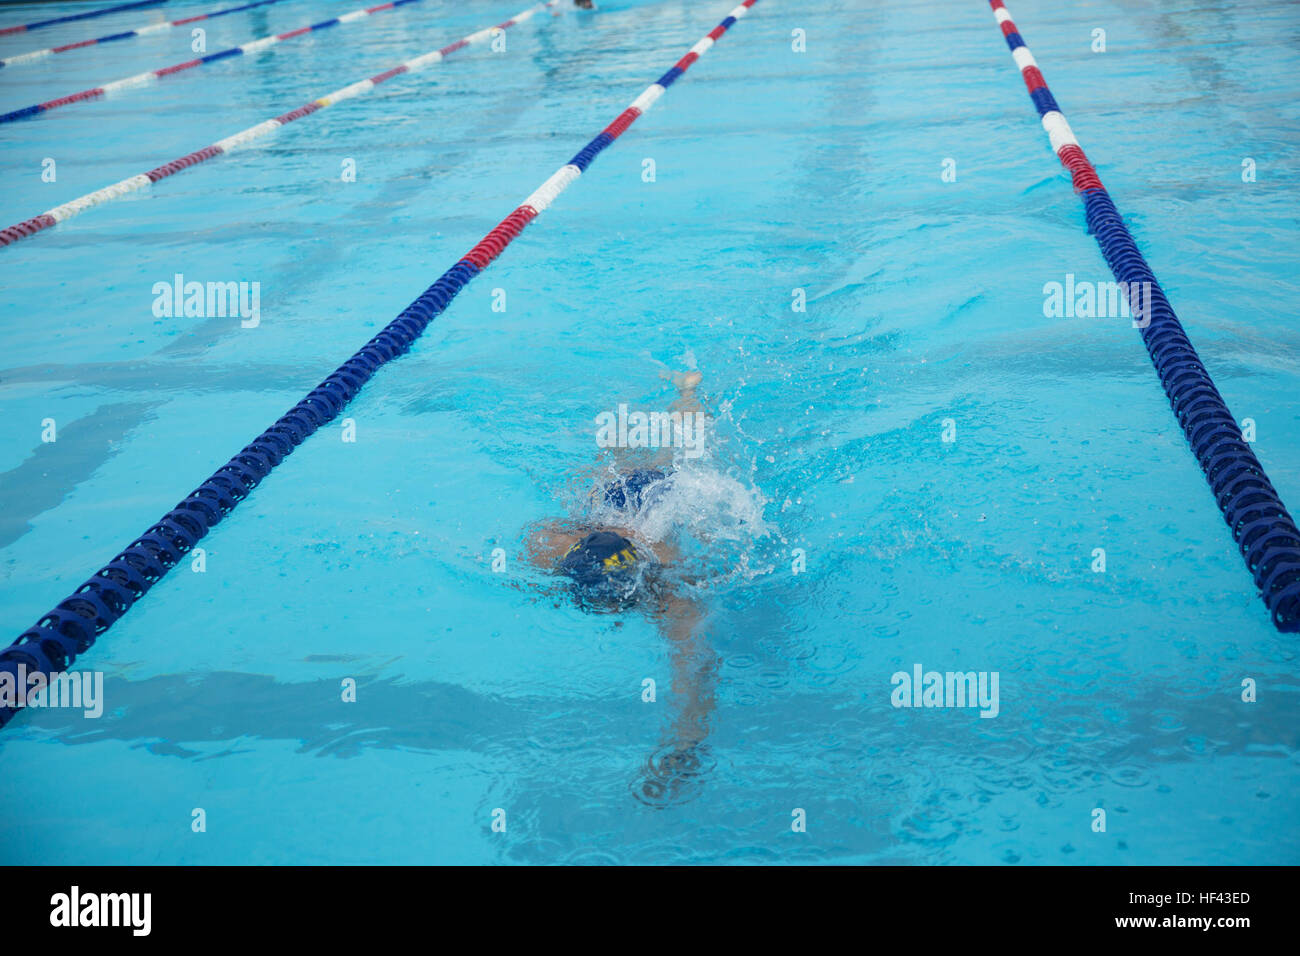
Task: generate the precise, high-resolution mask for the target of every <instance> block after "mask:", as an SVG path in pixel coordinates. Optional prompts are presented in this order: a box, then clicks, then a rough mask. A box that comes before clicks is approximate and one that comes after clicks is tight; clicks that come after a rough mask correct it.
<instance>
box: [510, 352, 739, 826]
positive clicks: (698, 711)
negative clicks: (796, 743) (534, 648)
mask: <svg viewBox="0 0 1300 956" xmlns="http://www.w3.org/2000/svg"><path fill="white" fill-rule="evenodd" d="M663 377H664V378H668V379H671V381H672V383H673V384H674V385H675V386H676V388H677V399H676V400H675V401H674V402H673V404H672V406H671V410H672V411H674V412H681V413H683V414H686V413H694V412H701V413H704V414H707V413H705V412H704V409H703V407H702V405H701V403H700V401H699V399H698V398H697V397H696V389H697V388H698V387H699V385H700V382H701V380H702V376H701V374H700V373H699V372H694V371H691V372H677V373H664V375H663ZM656 451H657V453H656V454H655V455H654V456H653V457H652V458H651V460H650V461H649V462H648V463H646V464H642V465H640V466H638V467H630V468H624V469H622V470H620V471H619V473H618V474H617V475H616V477H614V479H613V480H611V481H609V482H608V483H606V484H605V485H604V486H603V487H602V488H600V489H598V490H597V491H595V492H594V493H593V494H592V495H591V499H590V502H591V504H592V505H593V506H594V507H595V509H597V510H599V511H601V512H602V513H604V514H607V515H608V514H609V512H610V511H611V510H612V511H613V513H614V515H616V516H626V518H627V519H628V520H627V521H626V522H625V523H622V522H619V523H616V521H617V519H616V518H611V520H606V521H603V522H600V523H591V522H579V523H577V524H576V526H574V525H569V526H566V525H564V524H561V523H558V522H553V523H550V524H545V525H542V526H540V527H538V528H535V529H534V530H533V533H532V534H531V536H530V540H529V557H530V559H531V561H532V563H533V564H534V565H536V566H538V567H541V568H546V569H548V570H551V571H553V572H554V573H555V574H556V575H557V576H559V577H561V578H564V579H566V580H567V582H568V585H569V590H570V593H571V594H572V596H573V599H574V602H575V603H576V604H577V605H578V607H580V608H582V609H583V610H586V611H591V612H596V613H617V612H621V611H626V610H630V609H632V608H634V607H639V608H640V609H642V610H644V611H646V612H647V613H648V614H649V615H650V616H651V618H653V619H654V620H655V621H656V623H658V624H659V626H660V629H661V631H662V632H663V633H664V636H665V637H666V638H667V639H668V640H669V642H670V646H671V648H672V657H671V661H670V667H671V677H672V683H671V687H670V689H671V692H672V696H673V699H674V700H675V702H676V703H677V706H676V707H675V708H674V717H673V719H672V721H671V723H670V725H669V727H668V730H667V739H666V741H665V742H664V743H663V744H662V745H661V746H660V748H659V749H658V750H657V751H656V754H655V755H654V756H652V757H651V758H650V759H649V760H648V761H647V766H646V773H645V775H644V776H643V777H642V778H641V779H640V780H639V781H638V783H637V785H636V794H637V798H638V799H641V800H643V801H645V802H647V803H650V804H652V805H660V806H662V805H664V804H666V803H669V802H672V801H673V800H674V799H675V798H676V797H677V796H678V795H679V794H680V793H681V792H682V791H683V790H684V789H685V788H687V787H688V786H689V785H690V783H691V782H692V781H693V780H694V779H696V778H698V777H699V776H700V775H701V773H702V772H703V770H702V768H705V767H707V765H708V762H707V760H706V745H705V740H706V738H707V736H708V727H709V722H710V719H711V717H712V714H713V710H714V686H715V685H716V683H717V655H716V653H715V652H714V651H713V649H712V647H711V646H710V643H709V641H708V640H707V638H706V637H705V635H704V634H702V633H701V630H702V629H701V627H700V625H701V623H702V621H703V612H702V609H701V608H700V607H699V605H698V603H697V602H696V601H695V600H694V599H691V598H688V597H685V596H683V594H682V593H680V591H679V590H675V589H674V588H673V587H672V584H673V583H674V582H673V581H672V579H671V575H672V572H673V571H674V569H675V566H679V565H680V557H681V556H680V555H679V553H678V551H677V549H676V548H675V547H673V546H672V545H671V544H669V543H667V542H662V541H656V542H649V541H644V540H638V535H637V533H636V532H635V531H634V530H632V528H631V527H630V525H632V524H633V523H634V519H635V518H636V516H637V514H638V513H639V512H640V511H641V510H642V509H643V508H645V507H647V506H648V505H652V504H653V501H654V499H655V497H656V496H657V495H659V494H661V493H662V492H663V491H664V490H665V489H666V487H667V485H668V484H669V483H670V482H671V481H672V476H673V463H672V450H671V449H669V448H660V449H657V450H656ZM677 577H678V583H686V584H690V583H692V582H689V581H687V580H685V579H684V578H682V576H681V575H680V570H679V568H678V569H677Z"/></svg>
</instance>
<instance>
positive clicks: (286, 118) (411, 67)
mask: <svg viewBox="0 0 1300 956" xmlns="http://www.w3.org/2000/svg"><path fill="white" fill-rule="evenodd" d="M558 2H559V0H546V2H544V3H539V4H537V5H536V6H533V7H529V8H528V9H527V10H521V11H520V12H519V13H517V14H515V15H514V16H513V17H511V18H510V19H509V20H506V21H504V22H503V23H498V24H497V25H496V26H494V27H486V28H484V29H482V30H479V31H477V32H475V33H471V34H470V35H469V36H467V37H463V38H461V39H459V40H457V41H456V42H455V43H449V44H447V45H446V46H445V47H443V48H442V49H441V50H434V51H432V52H430V53H422V54H420V55H419V56H417V57H413V58H412V59H410V60H407V61H406V62H405V63H399V64H398V65H397V66H395V67H393V68H392V69H391V70H385V71H384V72H383V73H378V74H376V75H374V76H372V77H370V78H369V79H365V80H358V81H357V82H356V83H351V84H349V85H347V86H345V87H343V88H342V89H339V90H335V91H334V92H333V93H329V94H327V95H325V96H322V97H320V98H319V99H315V100H312V101H311V102H310V103H304V104H303V105H302V106H300V107H298V108H297V109H295V110H290V111H289V112H287V113H283V114H281V115H280V116H277V117H275V118H274V119H269V120H264V121H263V122H261V123H258V124H257V125H256V126H250V127H249V128H248V129H246V130H241V131H240V132H238V133H235V134H234V135H233V136H227V137H226V138H225V139H222V140H218V141H217V142H215V143H213V144H212V145H210V146H205V147H203V148H202V149H199V150H195V151H194V152H192V153H190V154H188V155H186V156H182V157H180V158H179V159H173V160H172V161H171V162H169V163H163V164H162V165H161V166H159V167H157V168H156V169H151V170H149V172H147V173H140V174H138V175H135V176H132V177H130V178H129V179H124V180H122V181H121V182H118V183H114V184H113V185H111V186H105V187H104V188H103V189H96V190H95V191H94V192H92V193H87V194H86V195H84V196H79V197H77V198H76V199H73V200H70V201H69V202H65V203H64V204H63V205H61V206H55V207H54V208H53V209H50V210H48V211H47V212H43V213H41V214H40V215H39V216H33V217H32V218H31V219H27V220H24V221H23V222H20V223H15V224H14V225H12V226H9V227H8V228H5V229H0V246H7V245H9V244H11V243H14V242H17V241H18V240H19V239H25V238H26V237H27V236H32V235H35V234H36V233H38V232H40V231H42V230H43V229H49V228H50V227H51V226H54V225H57V224H59V223H61V222H63V221H64V220H67V219H71V218H72V217H73V216H76V215H79V214H80V213H83V212H85V211H86V210H87V209H90V208H93V207H94V206H98V205H100V204H101V203H105V202H109V201H110V200H113V199H117V198H119V197H121V196H125V195H127V194H128V193H133V192H135V191H137V190H139V189H144V188H145V187H146V186H149V185H152V184H153V183H156V182H158V181H159V180H160V179H166V178H167V177H168V176H172V175H174V174H176V173H179V172H180V171H181V170H183V169H189V168H190V167H191V166H196V165H198V164H199V163H202V162H206V161H207V160H209V159H212V158H213V157H214V156H220V155H222V154H223V153H229V152H231V151H232V150H235V149H237V148H239V147H240V146H246V145H247V144H249V143H251V142H253V140H255V139H260V138H261V137H263V136H265V135H267V134H268V133H272V132H274V131H275V130H277V129H279V128H280V127H281V126H283V125H285V124H286V123H292V122H293V121H294V120H299V119H302V118H303V117H304V116H310V115H311V114H312V113H315V112H316V111H317V110H322V109H324V108H325V107H327V106H333V105H334V104H335V103H339V102H341V101H343V100H349V99H352V98H353V97H355V96H362V95H364V94H366V93H369V92H370V91H371V90H373V89H374V88H375V87H376V86H378V85H379V84H380V83H386V82H387V81H389V80H391V79H392V78H393V77H395V76H401V75H402V74H403V73H411V72H414V71H416V70H420V69H423V68H424V67H428V66H433V65H434V64H436V63H439V62H441V61H442V60H443V59H445V58H446V57H448V56H450V55H451V54H452V53H455V52H456V51H457V50H463V49H464V48H466V47H469V46H473V45H475V44H477V43H482V42H484V41H485V40H489V39H491V38H492V36H493V34H495V33H496V32H497V31H498V30H508V29H509V28H510V27H512V26H516V25H517V24H520V23H523V22H525V21H527V20H529V19H530V18H532V16H533V15H534V14H536V13H538V12H540V11H542V10H545V9H547V8H548V7H553V6H555V4H556V3H558Z"/></svg>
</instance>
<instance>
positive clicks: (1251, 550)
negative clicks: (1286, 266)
mask: <svg viewBox="0 0 1300 956" xmlns="http://www.w3.org/2000/svg"><path fill="white" fill-rule="evenodd" d="M989 6H990V7H992V8H993V15H994V17H995V19H996V20H997V21H998V24H999V25H1000V26H1001V28H1002V35H1003V37H1005V39H1006V42H1007V46H1008V47H1010V49H1011V56H1012V59H1014V60H1015V61H1016V66H1017V67H1019V69H1020V74H1021V76H1022V77H1023V78H1024V81H1025V86H1026V87H1027V88H1028V90H1029V95H1030V97H1031V98H1032V99H1033V101H1034V105H1035V106H1036V107H1037V108H1038V114H1039V116H1040V117H1041V119H1042V124H1043V129H1045V130H1046V131H1047V135H1048V138H1049V139H1050V141H1051V144H1052V149H1053V150H1054V151H1055V152H1056V155H1057V158H1058V159H1060V161H1061V165H1063V166H1064V167H1065V168H1066V169H1068V170H1069V171H1070V174H1071V176H1072V178H1073V181H1074V187H1075V189H1076V190H1077V191H1078V192H1079V195H1080V196H1081V197H1082V198H1083V205H1084V217H1085V219H1086V220H1087V223H1088V231H1089V232H1090V233H1092V234H1093V236H1094V237H1095V238H1096V240H1097V245H1098V246H1100V247H1101V253H1102V255H1103V256H1104V257H1105V259H1106V262H1107V264H1108V265H1109V266H1110V270H1111V272H1113V273H1114V275H1115V278H1116V279H1117V280H1119V282H1120V283H1122V288H1125V289H1129V290H1133V289H1149V290H1150V293H1149V295H1148V296H1146V298H1147V300H1148V301H1147V303H1146V306H1145V310H1144V314H1143V316H1142V319H1143V321H1144V322H1146V324H1145V325H1139V327H1140V328H1141V331H1142V340H1143V342H1144V343H1145V344H1146V347H1147V352H1148V353H1149V354H1150V356H1151V361H1152V363H1153V364H1154V365H1155V367H1156V372H1157V374H1158V375H1159V376H1160V384H1161V385H1162V386H1163V387H1164V390H1165V394H1166V395H1167V396H1168V397H1169V404H1170V405H1171V406H1172V407H1173V410H1174V414H1175V415H1176V416H1177V417H1178V424H1179V425H1181V426H1182V429H1183V434H1184V435H1185V436H1186V437H1187V443H1188V444H1189V445H1190V446H1191V448H1192V453H1193V454H1194V455H1195V456H1196V460H1197V462H1198V463H1199V464H1200V466H1201V470H1202V471H1203V472H1204V473H1205V478H1206V480H1207V481H1208V482H1209V483H1210V489H1211V490H1212V491H1213V492H1214V500H1215V502H1216V503H1217V504H1218V506H1219V510H1220V511H1222V512H1223V519H1224V521H1226V522H1227V523H1228V527H1229V528H1230V529H1231V530H1232V537H1233V539H1234V540H1235V541H1236V542H1237V547H1238V548H1239V549H1240V551H1241V554H1242V557H1243V558H1245V559H1246V567H1247V568H1248V569H1249V570H1250V573H1251V575H1252V576H1253V577H1254V579H1255V586H1256V587H1258V588H1259V591H1260V595H1261V596H1262V597H1263V599H1264V603H1265V605H1267V606H1268V611H1269V615H1270V617H1271V618H1272V620H1273V624H1274V626H1276V627H1277V629H1278V630H1280V631H1287V632H1296V631H1300V528H1297V527H1296V523H1295V521H1294V520H1292V518H1291V515H1290V513H1289V512H1288V511H1287V510H1286V506H1285V505H1284V504H1283V503H1282V499H1281V497H1280V496H1279V495H1278V493H1277V491H1276V489H1274V487H1273V485H1272V483H1271V482H1270V481H1269V480H1268V475H1266V474H1265V473H1264V466H1263V465H1261V464H1260V463H1259V459H1258V458H1256V457H1255V453H1254V451H1252V450H1251V447H1250V445H1249V444H1248V443H1247V442H1246V440H1245V439H1244V438H1243V437H1242V434H1241V429H1240V428H1239V427H1238V426H1237V421H1236V419H1235V418H1233V416H1232V412H1231V411H1229V410H1228V406H1227V403H1226V402H1224V400H1223V396H1222V395H1220V394H1219V390H1218V389H1217V388H1215V386H1214V381H1213V379H1211V378H1210V373H1209V372H1208V371H1207V370H1206V368H1205V365H1204V364H1202V362H1201V358H1200V356H1199V355H1197V354H1196V349H1195V348H1193V347H1192V343H1191V340H1190V339H1188V337H1187V333H1186V332H1185V331H1184V330H1183V325H1182V323H1181V322H1179V321H1178V316H1177V315H1175V314H1174V309H1173V306H1171V305H1170V304H1169V300H1168V299H1167V298H1166V297H1165V293H1164V290H1163V289H1161V288H1160V283H1159V282H1157V281H1156V277H1155V274H1154V273H1152V271H1151V267H1150V266H1149V265H1147V261H1146V259H1144V258H1143V257H1142V253H1141V252H1139V251H1138V247H1137V243H1136V242H1134V240H1133V236H1132V235H1131V234H1130V233H1129V231H1128V227H1127V226H1125V225H1124V220H1123V218H1122V217H1121V216H1120V214H1119V210H1117V209H1116V208H1115V203H1114V202H1112V201H1111V198H1110V194H1109V193H1108V192H1106V189H1105V187H1104V186H1102V184H1101V179H1100V178H1099V177H1098V176H1097V170H1096V169H1095V168H1094V167H1093V165H1092V163H1091V162H1089V160H1088V157H1087V156H1086V155H1084V152H1083V149H1082V148H1081V147H1080V146H1079V141H1078V140H1077V139H1075V137H1074V132H1073V131H1072V130H1071V129H1070V125H1069V124H1068V123H1067V122H1066V121H1065V117H1064V115H1062V113H1061V110H1060V107H1059V106H1057V104H1056V99H1055V97H1053V96H1052V94H1051V92H1050V91H1049V90H1048V88H1047V82H1046V81H1045V80H1044V79H1043V74H1042V72H1041V71H1040V70H1039V69H1038V63H1037V61H1035V60H1034V57H1033V54H1032V53H1030V52H1029V47H1028V46H1026V44H1025V41H1024V38H1023V37H1022V36H1021V35H1020V31H1019V29H1018V28H1017V27H1016V24H1015V21H1013V20H1012V19H1011V14H1010V13H1009V12H1008V11H1007V9H1006V5H1005V4H1004V3H1003V0H989Z"/></svg>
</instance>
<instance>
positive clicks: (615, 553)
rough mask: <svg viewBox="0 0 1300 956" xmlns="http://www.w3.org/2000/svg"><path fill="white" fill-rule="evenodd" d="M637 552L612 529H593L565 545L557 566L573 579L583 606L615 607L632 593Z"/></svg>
mask: <svg viewBox="0 0 1300 956" xmlns="http://www.w3.org/2000/svg"><path fill="white" fill-rule="evenodd" d="M641 560H642V559H641V553H640V552H639V551H637V549H636V545H634V544H633V543H632V542H631V541H629V540H628V539H627V538H625V537H623V536H622V535H621V534H618V533H616V532H614V531H593V532H591V533H590V534H588V535H587V536H586V537H584V538H583V539H582V540H581V541H579V542H577V543H576V544H574V545H573V547H571V548H569V550H568V551H566V552H565V553H564V556H563V557H561V558H560V562H559V564H558V566H557V570H558V571H559V572H560V573H561V574H563V575H565V576H566V577H569V578H571V579H572V580H573V592H574V597H575V598H576V599H577V601H578V603H579V604H580V605H582V606H584V607H590V606H600V607H611V606H614V607H619V606H623V605H626V604H628V603H630V602H631V601H632V600H634V599H635V597H636V591H637V585H638V571H639V570H640V569H639V568H638V567H637V565H638V564H639V563H640V562H641Z"/></svg>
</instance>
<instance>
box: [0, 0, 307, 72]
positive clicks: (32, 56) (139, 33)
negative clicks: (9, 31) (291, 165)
mask: <svg viewBox="0 0 1300 956" xmlns="http://www.w3.org/2000/svg"><path fill="white" fill-rule="evenodd" d="M282 2H283V0H257V2H256V3H245V4H244V5H243V6H239V7H227V8H226V9H224V10H214V11H213V12H212V13H200V14H198V15H197V16H193V17H185V18H183V19H181V20H169V21H167V22H166V23H151V24H149V25H148V26H145V27H136V28H135V29H134V30H123V31H122V32H121V33H110V34H109V35H108V36H103V37H95V39H93V40H82V41H80V42H79V43H65V44H63V45H62V46H52V47H47V48H46V49H44V50H32V51H31V52H30V53H19V54H17V55H15V56H10V57H5V58H4V59H3V60H0V67H6V66H18V65H19V64H22V63H34V62H36V61H37V60H43V59H45V58H46V57H47V56H52V55H54V54H55V53H67V52H68V51H69V50H82V49H85V48H86V47H89V46H98V45H99V44H101V43H112V42H113V41H114V40H127V39H130V38H131V37H144V36H149V35H151V34H154V33H162V32H163V31H164V30H170V29H172V28H173V27H182V26H185V25H186V24H189V23H198V22H199V21H201V20H215V19H216V18H217V17H224V16H225V15H226V14H228V13H239V12H240V11H241V10H252V9H253V8H254V7H267V6H270V5H271V4H273V3H282Z"/></svg>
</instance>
